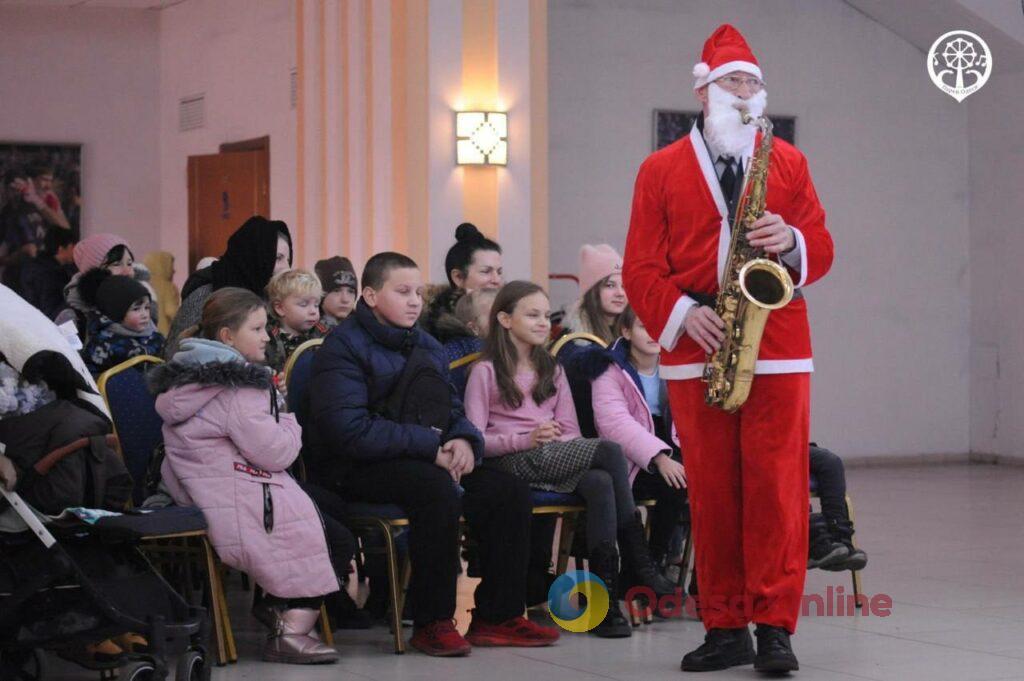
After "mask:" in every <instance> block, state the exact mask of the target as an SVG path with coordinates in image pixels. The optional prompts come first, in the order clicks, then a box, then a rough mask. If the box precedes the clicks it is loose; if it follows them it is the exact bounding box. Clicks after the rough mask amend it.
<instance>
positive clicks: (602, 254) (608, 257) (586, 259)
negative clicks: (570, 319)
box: [580, 244, 622, 296]
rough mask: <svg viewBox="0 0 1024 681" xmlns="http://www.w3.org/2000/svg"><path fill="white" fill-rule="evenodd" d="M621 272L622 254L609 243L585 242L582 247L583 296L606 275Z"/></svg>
mask: <svg viewBox="0 0 1024 681" xmlns="http://www.w3.org/2000/svg"><path fill="white" fill-rule="evenodd" d="M621 273H622V256H621V255H619V254H618V253H617V252H616V251H615V249H614V248H612V247H611V246H609V245H608V244H599V245H597V246H591V245H590V244H584V245H583V248H581V249H580V295H581V296H582V295H583V294H584V293H586V292H587V291H589V290H590V288H591V287H592V286H594V285H595V284H597V283H598V282H600V281H601V280H602V279H604V278H605V277H610V276H611V275H613V274H621Z"/></svg>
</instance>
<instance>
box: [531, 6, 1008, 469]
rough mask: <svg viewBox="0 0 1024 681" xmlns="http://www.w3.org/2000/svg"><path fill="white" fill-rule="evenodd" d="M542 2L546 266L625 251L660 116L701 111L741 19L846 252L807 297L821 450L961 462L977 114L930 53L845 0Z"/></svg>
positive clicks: (965, 433)
mask: <svg viewBox="0 0 1024 681" xmlns="http://www.w3.org/2000/svg"><path fill="white" fill-rule="evenodd" d="M550 7H551V9H550V33H549V45H550V68H551V71H550V112H551V121H550V124H551V128H550V145H551V147H550V148H551V159H550V164H551V263H552V264H551V269H552V271H567V272H573V271H575V269H576V258H577V253H578V247H579V244H581V243H584V242H591V243H593V242H601V241H607V242H609V243H611V244H613V245H614V246H616V247H617V248H621V247H622V246H623V244H624V243H625V235H626V226H627V224H628V219H629V205H630V198H631V194H632V186H633V180H634V177H635V173H636V169H637V167H638V166H639V164H640V162H641V161H642V160H643V158H644V157H645V156H646V155H647V154H648V153H650V151H651V136H652V135H651V126H652V123H651V119H652V110H653V109H655V108H676V109H694V108H696V102H695V100H694V99H693V95H692V94H691V88H692V77H691V75H690V72H691V68H692V66H693V64H694V63H695V62H696V61H697V60H698V57H699V55H700V50H701V47H702V46H703V43H704V40H705V39H706V37H707V36H708V35H709V34H710V33H711V31H713V30H714V29H715V28H716V27H717V25H718V24H719V23H722V22H725V21H728V22H730V23H733V24H734V25H736V26H737V27H738V28H739V29H740V30H741V31H742V32H744V34H745V35H746V37H747V39H748V40H749V42H750V43H751V45H752V47H753V49H754V52H755V54H756V55H757V56H758V59H759V60H760V63H761V67H762V69H763V70H764V73H765V77H766V80H767V81H768V83H769V88H768V94H769V113H771V112H772V111H774V112H778V113H785V114H794V115H796V116H797V144H798V146H799V147H800V148H801V149H802V150H803V151H804V153H805V154H806V155H807V157H808V159H809V161H810V167H811V172H812V174H813V177H814V181H815V184H816V186H817V189H818V193H819V195H820V197H821V200H822V203H823V204H824V206H825V209H826V211H827V213H828V225H829V228H830V230H831V232H832V235H833V238H834V239H835V242H836V263H835V266H834V267H833V269H832V272H831V274H830V276H829V277H828V278H827V279H826V280H824V281H822V282H820V283H819V284H817V285H815V286H812V287H810V288H809V289H808V290H807V297H808V300H809V305H810V309H811V323H812V328H813V340H814V347H815V365H816V369H817V371H816V373H815V376H814V379H813V388H812V391H813V405H814V406H813V414H812V437H813V438H815V439H817V440H818V441H820V442H822V443H825V444H827V445H828V446H830V447H832V448H833V449H835V450H836V451H837V452H839V453H841V454H842V455H844V456H855V457H871V456H881V455H904V454H906V455H913V454H945V453H966V452H967V451H968V447H969V441H968V440H969V416H968V407H969V397H968V396H969V334H970V321H969V312H968V306H969V303H970V298H969V278H968V196H967V187H968V163H967V112H966V108H964V107H958V106H956V105H955V102H953V100H952V99H950V98H949V97H948V96H946V95H945V94H943V93H941V92H939V90H937V89H936V88H935V87H934V86H933V85H932V83H931V82H930V80H929V79H928V77H927V75H926V72H925V55H924V54H923V53H922V52H921V51H920V50H918V49H917V48H915V47H913V46H911V45H910V44H909V43H907V42H905V41H904V40H902V39H901V38H899V37H898V36H896V35H895V34H893V33H892V32H890V31H889V30H887V29H886V28H884V27H883V26H881V25H879V24H878V23H876V22H874V21H872V20H871V19H869V18H867V17H866V16H865V15H863V14H861V13H860V12H858V11H856V10H854V9H852V8H851V7H849V6H848V5H846V4H844V3H842V2H839V1H838V0H829V1H822V0H771V1H759V2H749V1H744V2H741V1H739V0H731V1H723V2H716V3H700V4H698V3H679V2H675V1H674V0H551V6H550ZM1018 108H1019V107H1018ZM1018 186H1019V185H1018ZM1018 214H1019V213H1018Z"/></svg>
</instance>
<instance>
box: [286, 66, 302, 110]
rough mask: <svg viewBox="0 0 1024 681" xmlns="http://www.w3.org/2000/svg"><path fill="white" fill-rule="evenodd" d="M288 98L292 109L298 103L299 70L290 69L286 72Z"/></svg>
mask: <svg viewBox="0 0 1024 681" xmlns="http://www.w3.org/2000/svg"><path fill="white" fill-rule="evenodd" d="M288 98H289V101H290V102H291V103H292V108H293V109H294V108H295V107H296V106H297V105H298V103H299V70H298V69H292V70H291V71H290V72H289V74H288Z"/></svg>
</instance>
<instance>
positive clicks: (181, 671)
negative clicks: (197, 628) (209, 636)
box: [174, 650, 211, 681]
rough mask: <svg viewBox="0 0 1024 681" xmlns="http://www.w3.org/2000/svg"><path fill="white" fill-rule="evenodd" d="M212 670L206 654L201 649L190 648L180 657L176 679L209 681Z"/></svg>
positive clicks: (175, 674)
mask: <svg viewBox="0 0 1024 681" xmlns="http://www.w3.org/2000/svg"><path fill="white" fill-rule="evenodd" d="M210 672H211V669H210V665H209V664H207V662H206V656H205V655H204V654H203V653H202V652H201V651H199V650H189V651H186V652H185V654H183V655H182V656H181V657H179V658H178V668H177V669H176V670H175V671H174V681H209V679H210Z"/></svg>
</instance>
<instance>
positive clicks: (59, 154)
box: [0, 142, 82, 267]
mask: <svg viewBox="0 0 1024 681" xmlns="http://www.w3.org/2000/svg"><path fill="white" fill-rule="evenodd" d="M0 178H2V185H0V267H2V266H3V264H4V263H5V262H7V261H9V260H10V259H11V258H15V257H24V256H27V257H34V256H36V255H37V254H38V252H39V250H40V249H42V248H43V245H44V243H45V241H46V235H47V233H48V232H49V231H50V230H54V229H67V230H70V231H71V232H72V233H73V234H74V235H75V237H76V238H77V236H78V234H79V229H80V224H79V223H80V218H81V212H82V194H81V185H82V146H81V145H80V144H36V143H31V142H0Z"/></svg>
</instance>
